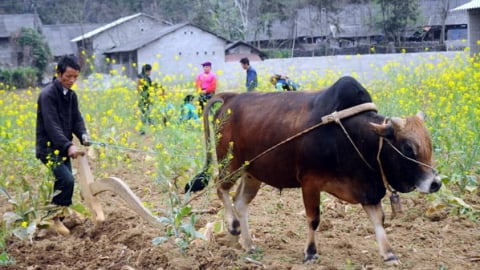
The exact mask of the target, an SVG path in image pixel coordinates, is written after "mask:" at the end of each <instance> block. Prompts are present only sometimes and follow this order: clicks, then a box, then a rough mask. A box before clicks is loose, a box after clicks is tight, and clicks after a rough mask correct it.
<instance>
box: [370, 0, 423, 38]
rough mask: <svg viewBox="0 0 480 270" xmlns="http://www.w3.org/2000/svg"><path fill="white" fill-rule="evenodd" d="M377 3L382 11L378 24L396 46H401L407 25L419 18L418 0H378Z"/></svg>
mask: <svg viewBox="0 0 480 270" xmlns="http://www.w3.org/2000/svg"><path fill="white" fill-rule="evenodd" d="M376 3H377V4H378V5H379V6H380V12H381V18H380V19H379V20H378V21H377V26H378V27H379V29H383V32H384V34H385V36H386V37H387V39H388V40H393V41H394V44H395V46H397V47H399V46H401V44H402V42H403V37H404V36H405V31H406V30H407V26H408V25H413V24H414V23H415V22H416V20H417V18H418V4H417V0H376Z"/></svg>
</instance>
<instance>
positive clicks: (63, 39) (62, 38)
mask: <svg viewBox="0 0 480 270" xmlns="http://www.w3.org/2000/svg"><path fill="white" fill-rule="evenodd" d="M101 26H102V25H101V24H80V23H76V24H52V25H44V26H43V35H44V36H45V39H46V41H47V43H48V47H49V48H50V52H51V53H52V56H53V60H54V61H55V62H56V61H58V60H59V58H61V57H62V56H64V55H78V51H79V48H78V46H77V43H76V42H72V41H71V40H72V39H73V38H75V37H78V36H81V35H84V34H85V33H88V32H90V31H92V30H94V29H97V28H98V27H101Z"/></svg>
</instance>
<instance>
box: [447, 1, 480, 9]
mask: <svg viewBox="0 0 480 270" xmlns="http://www.w3.org/2000/svg"><path fill="white" fill-rule="evenodd" d="M476 8H480V0H472V1H470V2H468V3H466V4H463V5H461V6H459V7H456V8H454V9H452V10H450V11H459V10H469V9H476Z"/></svg>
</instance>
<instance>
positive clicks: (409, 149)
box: [402, 143, 417, 158]
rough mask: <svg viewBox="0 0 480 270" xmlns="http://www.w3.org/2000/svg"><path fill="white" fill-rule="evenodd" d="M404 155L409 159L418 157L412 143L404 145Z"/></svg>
mask: <svg viewBox="0 0 480 270" xmlns="http://www.w3.org/2000/svg"><path fill="white" fill-rule="evenodd" d="M402 153H403V154H404V155H405V156H407V157H411V158H413V157H415V156H416V154H417V153H416V152H415V149H414V147H413V145H412V144H410V143H405V144H403V145H402Z"/></svg>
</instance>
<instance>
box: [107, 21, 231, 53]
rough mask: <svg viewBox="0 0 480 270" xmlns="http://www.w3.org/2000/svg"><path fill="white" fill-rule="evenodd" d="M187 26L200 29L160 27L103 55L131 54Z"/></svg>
mask: <svg viewBox="0 0 480 270" xmlns="http://www.w3.org/2000/svg"><path fill="white" fill-rule="evenodd" d="M187 25H190V26H193V27H196V28H200V27H198V26H195V25H192V24H190V23H180V24H175V25H172V26H167V27H161V26H159V27H158V28H159V29H160V30H158V31H156V30H151V31H149V32H147V33H144V34H142V35H140V36H138V37H137V38H135V39H134V40H132V41H130V42H127V43H125V44H122V45H120V46H118V47H115V48H112V49H110V50H108V51H106V52H105V53H119V52H131V51H134V50H137V49H139V48H142V47H144V46H146V45H148V44H150V43H152V42H154V41H155V40H158V39H160V38H162V37H164V36H166V35H167V34H169V33H172V32H174V31H176V30H178V29H180V28H183V27H185V26H187ZM200 29H201V30H203V31H205V32H208V33H210V34H212V35H214V36H216V37H218V38H220V39H222V40H225V42H228V40H226V39H225V38H223V37H221V36H219V35H217V34H215V33H213V32H210V31H207V30H205V29H202V28H200Z"/></svg>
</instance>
